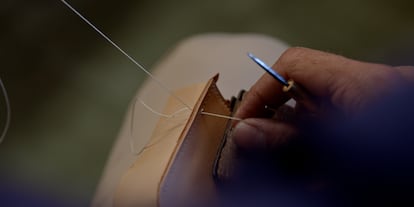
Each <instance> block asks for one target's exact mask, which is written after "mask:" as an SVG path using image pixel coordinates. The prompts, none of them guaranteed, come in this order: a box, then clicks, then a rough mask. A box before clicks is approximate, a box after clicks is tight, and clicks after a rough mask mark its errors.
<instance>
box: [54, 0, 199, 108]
mask: <svg viewBox="0 0 414 207" xmlns="http://www.w3.org/2000/svg"><path fill="white" fill-rule="evenodd" d="M60 1H61V2H63V3H64V4H65V5H66V6H67V7H68V8H69V9H70V10H72V11H73V12H74V13H75V14H76V15H78V16H79V17H80V18H81V19H82V20H83V21H84V22H86V23H87V24H88V25H89V26H90V27H92V28H93V29H94V30H95V31H96V32H98V33H99V34H100V35H101V36H102V37H103V38H105V40H106V41H108V42H109V43H110V44H111V45H112V46H114V47H115V48H116V49H117V50H118V51H119V52H121V53H122V54H123V55H124V56H125V57H127V58H128V59H129V60H130V61H131V62H132V63H134V64H135V65H136V66H138V68H140V69H141V70H142V71H144V72H145V73H146V74H147V75H148V76H149V77H150V78H151V79H153V80H154V81H155V82H156V83H157V84H158V85H159V86H160V87H161V88H163V89H164V90H165V91H167V92H168V93H169V94H170V95H171V96H173V97H174V98H175V99H177V100H178V101H179V102H180V103H182V104H183V105H184V106H185V107H187V108H188V109H191V110H192V108H191V107H190V106H189V105H187V104H186V103H185V102H184V101H183V100H182V99H181V98H180V97H178V96H177V95H175V94H174V93H173V92H172V91H171V90H170V89H169V88H168V87H167V86H166V85H164V84H163V83H162V82H161V81H160V80H158V79H157V78H156V77H155V76H154V75H152V74H151V73H150V72H149V71H148V70H147V69H145V68H144V66H142V65H141V64H140V63H138V61H136V60H135V59H134V58H132V57H131V56H130V55H128V53H126V52H125V51H124V50H123V49H121V47H119V46H118V45H117V44H115V42H113V41H112V40H111V39H110V38H109V37H108V36H106V35H105V34H104V33H103V32H102V31H101V30H99V29H98V28H97V27H96V26H95V25H93V24H92V23H91V22H90V21H89V20H88V19H86V18H85V17H84V16H82V14H80V13H79V12H78V11H77V10H76V9H75V8H73V7H72V6H71V5H70V4H69V3H67V2H66V1H65V0H60Z"/></svg>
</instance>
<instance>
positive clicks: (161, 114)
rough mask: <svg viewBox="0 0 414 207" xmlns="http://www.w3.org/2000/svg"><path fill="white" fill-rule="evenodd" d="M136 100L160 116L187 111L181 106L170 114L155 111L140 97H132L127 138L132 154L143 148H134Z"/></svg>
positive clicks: (171, 115) (170, 115)
mask: <svg viewBox="0 0 414 207" xmlns="http://www.w3.org/2000/svg"><path fill="white" fill-rule="evenodd" d="M137 101H139V102H140V103H141V104H142V105H143V106H144V107H145V108H146V109H147V110H148V111H150V112H152V113H154V114H155V115H158V116H161V117H165V118H174V117H175V116H176V115H177V114H179V113H181V112H183V111H187V110H189V109H188V108H182V109H180V110H177V111H176V112H174V113H172V114H164V113H161V112H158V111H156V110H155V109H153V108H152V107H150V106H148V105H147V104H146V103H145V102H144V101H143V100H141V99H140V98H138V97H136V98H135V99H134V101H133V102H134V105H133V106H132V111H131V121H130V122H131V127H130V130H131V131H130V137H131V139H130V140H129V147H130V150H131V153H133V154H136V155H138V154H140V153H141V152H142V150H144V148H145V147H144V148H142V149H141V150H140V151H136V150H135V144H134V139H133V138H134V122H135V121H134V120H135V106H136V103H137Z"/></svg>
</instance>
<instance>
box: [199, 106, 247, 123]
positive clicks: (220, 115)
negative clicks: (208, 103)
mask: <svg viewBox="0 0 414 207" xmlns="http://www.w3.org/2000/svg"><path fill="white" fill-rule="evenodd" d="M200 114H203V115H207V116H214V117H218V118H223V119H230V120H236V121H242V119H240V118H237V117H231V116H226V115H222V114H215V113H210V112H206V111H204V109H201V111H200Z"/></svg>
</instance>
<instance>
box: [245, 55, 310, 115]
mask: <svg viewBox="0 0 414 207" xmlns="http://www.w3.org/2000/svg"><path fill="white" fill-rule="evenodd" d="M247 55H248V56H249V57H250V58H251V59H252V60H253V61H254V62H256V63H257V64H258V65H259V66H260V67H261V68H263V69H264V70H265V71H266V72H267V73H268V74H269V75H271V76H272V77H273V78H275V79H276V80H277V81H278V82H279V83H281V84H282V85H283V91H284V92H286V93H287V94H288V95H289V96H290V97H291V98H293V99H294V100H295V101H296V102H297V103H299V104H301V105H303V106H304V107H305V109H306V110H308V111H309V112H310V113H316V112H317V109H318V106H317V105H316V104H315V103H314V101H313V99H312V96H311V95H310V94H309V93H308V92H307V91H306V90H305V89H304V88H303V87H301V86H299V85H298V84H296V83H295V81H293V80H292V79H290V80H288V81H286V79H285V78H283V77H282V76H281V75H280V74H278V73H277V72H276V71H275V70H273V69H272V68H271V67H269V66H268V65H267V64H266V63H265V62H263V61H262V60H261V59H259V58H258V57H256V56H254V55H253V54H252V53H247Z"/></svg>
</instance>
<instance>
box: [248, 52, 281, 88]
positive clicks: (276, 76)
mask: <svg viewBox="0 0 414 207" xmlns="http://www.w3.org/2000/svg"><path fill="white" fill-rule="evenodd" d="M247 55H248V56H249V57H250V58H251V59H252V60H253V61H254V62H255V63H257V64H258V65H259V66H260V67H261V68H263V69H264V70H265V71H266V72H267V73H269V74H270V75H271V76H272V77H273V78H275V79H276V80H277V81H279V82H280V83H281V84H283V85H285V86H288V85H289V83H288V82H287V81H286V80H285V79H284V78H283V77H282V76H281V75H279V73H277V72H276V71H274V70H273V69H272V68H271V67H269V66H268V65H267V64H266V63H265V62H263V61H262V60H261V59H259V58H258V57H256V56H254V55H253V54H252V53H250V52H249V53H247Z"/></svg>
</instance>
